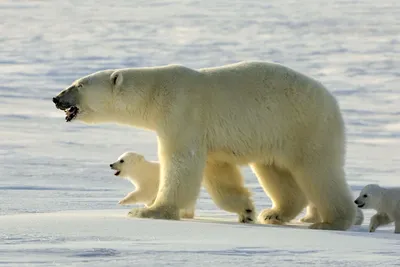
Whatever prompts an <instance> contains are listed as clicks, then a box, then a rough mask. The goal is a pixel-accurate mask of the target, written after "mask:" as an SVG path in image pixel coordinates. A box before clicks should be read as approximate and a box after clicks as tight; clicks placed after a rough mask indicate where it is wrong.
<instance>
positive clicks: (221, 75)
mask: <svg viewBox="0 0 400 267" xmlns="http://www.w3.org/2000/svg"><path fill="white" fill-rule="evenodd" d="M115 75H117V79H115ZM76 84H79V85H80V87H79V88H80V89H79V92H76V90H72V89H66V90H64V91H63V92H61V93H60V94H59V96H57V100H59V101H61V102H62V103H64V102H65V101H64V100H65V99H70V102H75V103H73V104H76V106H78V108H79V114H78V116H77V117H76V119H77V120H81V121H83V122H86V123H102V122H115V123H119V124H128V125H131V126H134V127H140V128H144V129H149V130H152V131H155V132H156V133H157V138H158V150H159V151H158V156H159V159H160V163H161V171H160V175H161V180H160V187H159V191H158V194H157V198H156V200H155V202H154V203H153V205H151V206H150V207H148V208H141V209H133V210H132V211H131V212H130V216H132V217H142V218H163V219H179V209H181V208H186V207H190V206H191V205H193V204H194V203H195V201H196V199H197V197H198V194H199V191H200V187H201V184H202V181H203V182H204V185H205V187H206V189H207V190H208V192H209V193H210V195H211V197H212V198H213V200H214V202H215V203H216V204H217V205H218V206H219V207H221V208H223V209H225V210H227V211H231V212H237V213H238V214H240V216H242V217H243V216H244V217H245V216H247V212H249V213H252V212H254V205H253V202H252V200H251V198H250V193H249V191H248V190H247V189H246V188H245V187H244V181H243V177H242V175H241V173H240V170H239V168H238V166H239V165H244V164H249V165H250V166H251V168H252V169H253V171H254V173H255V174H256V176H257V177H258V180H259V182H260V184H261V185H262V187H263V189H264V191H265V192H266V194H267V195H268V196H269V197H270V198H271V199H272V202H273V206H272V208H271V209H266V210H264V211H262V212H261V214H260V216H261V218H262V223H279V224H281V223H282V224H283V223H285V222H288V221H290V220H291V219H293V218H295V217H296V215H298V214H299V213H300V212H301V211H302V210H303V208H304V207H305V206H306V205H307V203H308V202H310V203H312V204H313V205H315V207H317V209H318V213H319V214H320V216H321V222H317V223H314V224H312V225H311V226H310V227H311V228H313V229H330V230H346V229H348V228H349V227H350V226H351V225H352V224H353V221H354V217H355V214H356V207H355V206H354V203H352V202H353V200H352V195H351V192H350V190H349V188H348V185H347V183H346V180H345V173H344V163H345V162H344V161H345V131H344V122H343V118H342V115H341V112H340V109H339V106H338V103H337V101H336V99H335V98H334V96H333V95H332V94H331V93H329V91H328V90H327V89H326V88H325V87H324V86H323V85H322V84H321V83H319V82H318V81H316V80H314V79H312V78H310V77H307V76H305V75H303V74H301V73H299V72H297V71H295V70H292V69H290V68H288V67H285V66H282V65H280V64H274V63H268V62H242V63H237V64H231V65H226V66H222V67H215V68H206V69H200V70H194V69H190V68H186V67H183V66H178V65H168V66H161V67H150V68H129V69H119V70H105V71H100V72H96V73H94V74H91V75H89V76H86V77H83V78H81V79H78V80H77V81H75V82H74V85H76ZM71 95H72V96H71ZM71 99H72V100H71ZM59 106H60V105H59ZM193 152H194V153H193ZM203 174H205V175H204V179H203Z"/></svg>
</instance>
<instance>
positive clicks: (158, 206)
mask: <svg viewBox="0 0 400 267" xmlns="http://www.w3.org/2000/svg"><path fill="white" fill-rule="evenodd" d="M160 147H161V148H160ZM159 149H160V150H161V153H159V155H161V156H160V157H159V158H160V162H161V172H160V185H159V189H158V193H157V197H156V199H155V201H154V203H153V204H152V205H151V206H150V207H148V208H139V209H132V210H131V211H130V212H129V213H128V216H129V217H138V218H153V219H168V220H179V219H180V210H181V209H184V208H188V207H190V206H191V205H195V203H196V199H197V197H198V195H199V193H200V188H201V182H202V178H203V170H204V165H205V161H206V153H205V150H202V149H197V150H194V149H183V150H178V151H177V150H175V149H174V150H173V151H169V150H165V149H164V148H163V147H162V145H159Z"/></svg>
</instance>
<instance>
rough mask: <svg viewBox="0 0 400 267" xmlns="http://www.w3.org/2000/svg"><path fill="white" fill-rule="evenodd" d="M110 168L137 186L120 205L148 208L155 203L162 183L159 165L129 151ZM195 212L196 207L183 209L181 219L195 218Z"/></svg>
mask: <svg viewBox="0 0 400 267" xmlns="http://www.w3.org/2000/svg"><path fill="white" fill-rule="evenodd" d="M110 167H111V168H112V169H113V170H116V171H119V174H118V176H120V177H122V178H126V179H128V180H129V181H130V182H131V183H132V184H133V185H134V186H135V190H134V191H132V192H130V193H129V194H127V195H126V196H125V197H124V198H123V199H121V200H120V201H119V202H118V204H121V205H128V204H135V203H144V204H145V205H146V206H147V207H148V206H150V205H151V204H152V203H153V202H154V200H155V199H156V197H157V192H158V186H159V181H160V165H159V163H157V162H151V161H147V160H146V159H145V157H144V156H143V155H141V154H138V153H135V152H130V151H128V152H125V153H123V154H122V155H121V156H119V157H118V160H117V161H115V162H113V163H111V164H110ZM194 210H195V207H194V206H193V207H191V208H187V209H182V210H181V217H183V218H193V217H194Z"/></svg>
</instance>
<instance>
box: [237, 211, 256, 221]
mask: <svg viewBox="0 0 400 267" xmlns="http://www.w3.org/2000/svg"><path fill="white" fill-rule="evenodd" d="M255 217H256V215H255V212H254V210H253V209H246V210H245V211H244V212H243V213H242V214H239V222H240V223H255Z"/></svg>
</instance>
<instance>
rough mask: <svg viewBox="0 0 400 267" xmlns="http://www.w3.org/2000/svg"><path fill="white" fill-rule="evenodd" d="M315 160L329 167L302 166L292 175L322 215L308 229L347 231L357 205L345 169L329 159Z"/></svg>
mask: <svg viewBox="0 0 400 267" xmlns="http://www.w3.org/2000/svg"><path fill="white" fill-rule="evenodd" d="M317 162H328V166H318V165H311V166H306V167H304V166H303V167H302V168H299V169H297V170H296V173H295V174H294V177H295V179H296V181H297V184H298V185H299V186H300V188H301V189H302V191H303V192H304V194H305V195H306V196H307V198H308V199H309V201H310V202H311V203H312V204H313V205H314V206H315V207H316V208H317V210H318V213H319V215H320V217H321V221H320V222H316V223H314V224H312V225H311V226H310V228H311V229H322V230H347V229H348V228H349V227H350V226H351V225H353V222H354V220H355V215H356V206H355V205H354V203H353V200H352V195H351V192H350V188H349V187H348V185H347V183H346V181H345V178H344V171H343V169H342V168H339V167H336V166H335V164H334V162H333V161H331V160H323V159H318V160H317Z"/></svg>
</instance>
